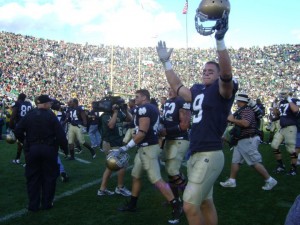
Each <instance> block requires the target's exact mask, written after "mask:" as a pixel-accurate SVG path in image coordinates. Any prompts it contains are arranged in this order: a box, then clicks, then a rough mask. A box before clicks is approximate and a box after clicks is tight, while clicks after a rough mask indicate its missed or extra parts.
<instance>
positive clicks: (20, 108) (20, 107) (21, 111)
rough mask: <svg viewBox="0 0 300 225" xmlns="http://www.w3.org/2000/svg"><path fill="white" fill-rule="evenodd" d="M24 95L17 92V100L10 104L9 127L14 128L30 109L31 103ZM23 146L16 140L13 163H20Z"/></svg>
mask: <svg viewBox="0 0 300 225" xmlns="http://www.w3.org/2000/svg"><path fill="white" fill-rule="evenodd" d="M26 97H27V96H26V95H25V94H24V93H21V94H19V96H18V99H17V101H16V102H15V103H14V104H13V105H12V115H11V117H10V121H9V128H10V129H11V130H14V129H15V127H16V125H17V124H18V123H19V122H20V120H21V119H22V118H23V117H24V116H25V115H26V114H27V112H28V111H30V110H31V109H32V104H31V102H29V101H25V100H26ZM22 150H23V147H22V145H21V143H19V142H17V154H16V157H15V159H13V161H12V162H13V163H15V164H20V157H21V154H22Z"/></svg>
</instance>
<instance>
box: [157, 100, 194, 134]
mask: <svg viewBox="0 0 300 225" xmlns="http://www.w3.org/2000/svg"><path fill="white" fill-rule="evenodd" d="M180 109H185V110H190V109H191V104H190V103H187V102H185V101H184V99H183V98H181V97H175V98H171V99H168V100H167V101H166V102H165V104H164V109H163V114H162V124H163V125H164V127H165V128H171V127H176V126H179V124H180V118H179V110H180ZM166 139H169V140H174V139H184V140H188V132H187V131H181V132H178V133H177V134H167V135H166Z"/></svg>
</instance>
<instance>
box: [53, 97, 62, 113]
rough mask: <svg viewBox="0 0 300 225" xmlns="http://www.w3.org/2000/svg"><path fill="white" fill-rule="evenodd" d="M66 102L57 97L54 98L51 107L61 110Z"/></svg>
mask: <svg viewBox="0 0 300 225" xmlns="http://www.w3.org/2000/svg"><path fill="white" fill-rule="evenodd" d="M63 105H64V104H63V103H62V102H60V101H58V100H56V99H53V101H52V106H51V109H52V110H55V111H59V110H60V108H61V107H62V106H63Z"/></svg>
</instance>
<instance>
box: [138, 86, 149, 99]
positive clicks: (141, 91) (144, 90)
mask: <svg viewBox="0 0 300 225" xmlns="http://www.w3.org/2000/svg"><path fill="white" fill-rule="evenodd" d="M135 93H136V94H140V95H143V96H146V98H147V100H148V101H150V93H149V91H148V90H147V89H140V90H137V91H136V92H135Z"/></svg>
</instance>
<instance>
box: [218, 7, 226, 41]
mask: <svg viewBox="0 0 300 225" xmlns="http://www.w3.org/2000/svg"><path fill="white" fill-rule="evenodd" d="M228 17H229V14H228V12H226V11H224V13H223V16H222V18H221V19H220V20H217V23H216V25H215V29H216V33H215V38H216V39H217V40H218V41H220V40H223V39H224V36H225V34H226V32H227V30H228Z"/></svg>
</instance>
